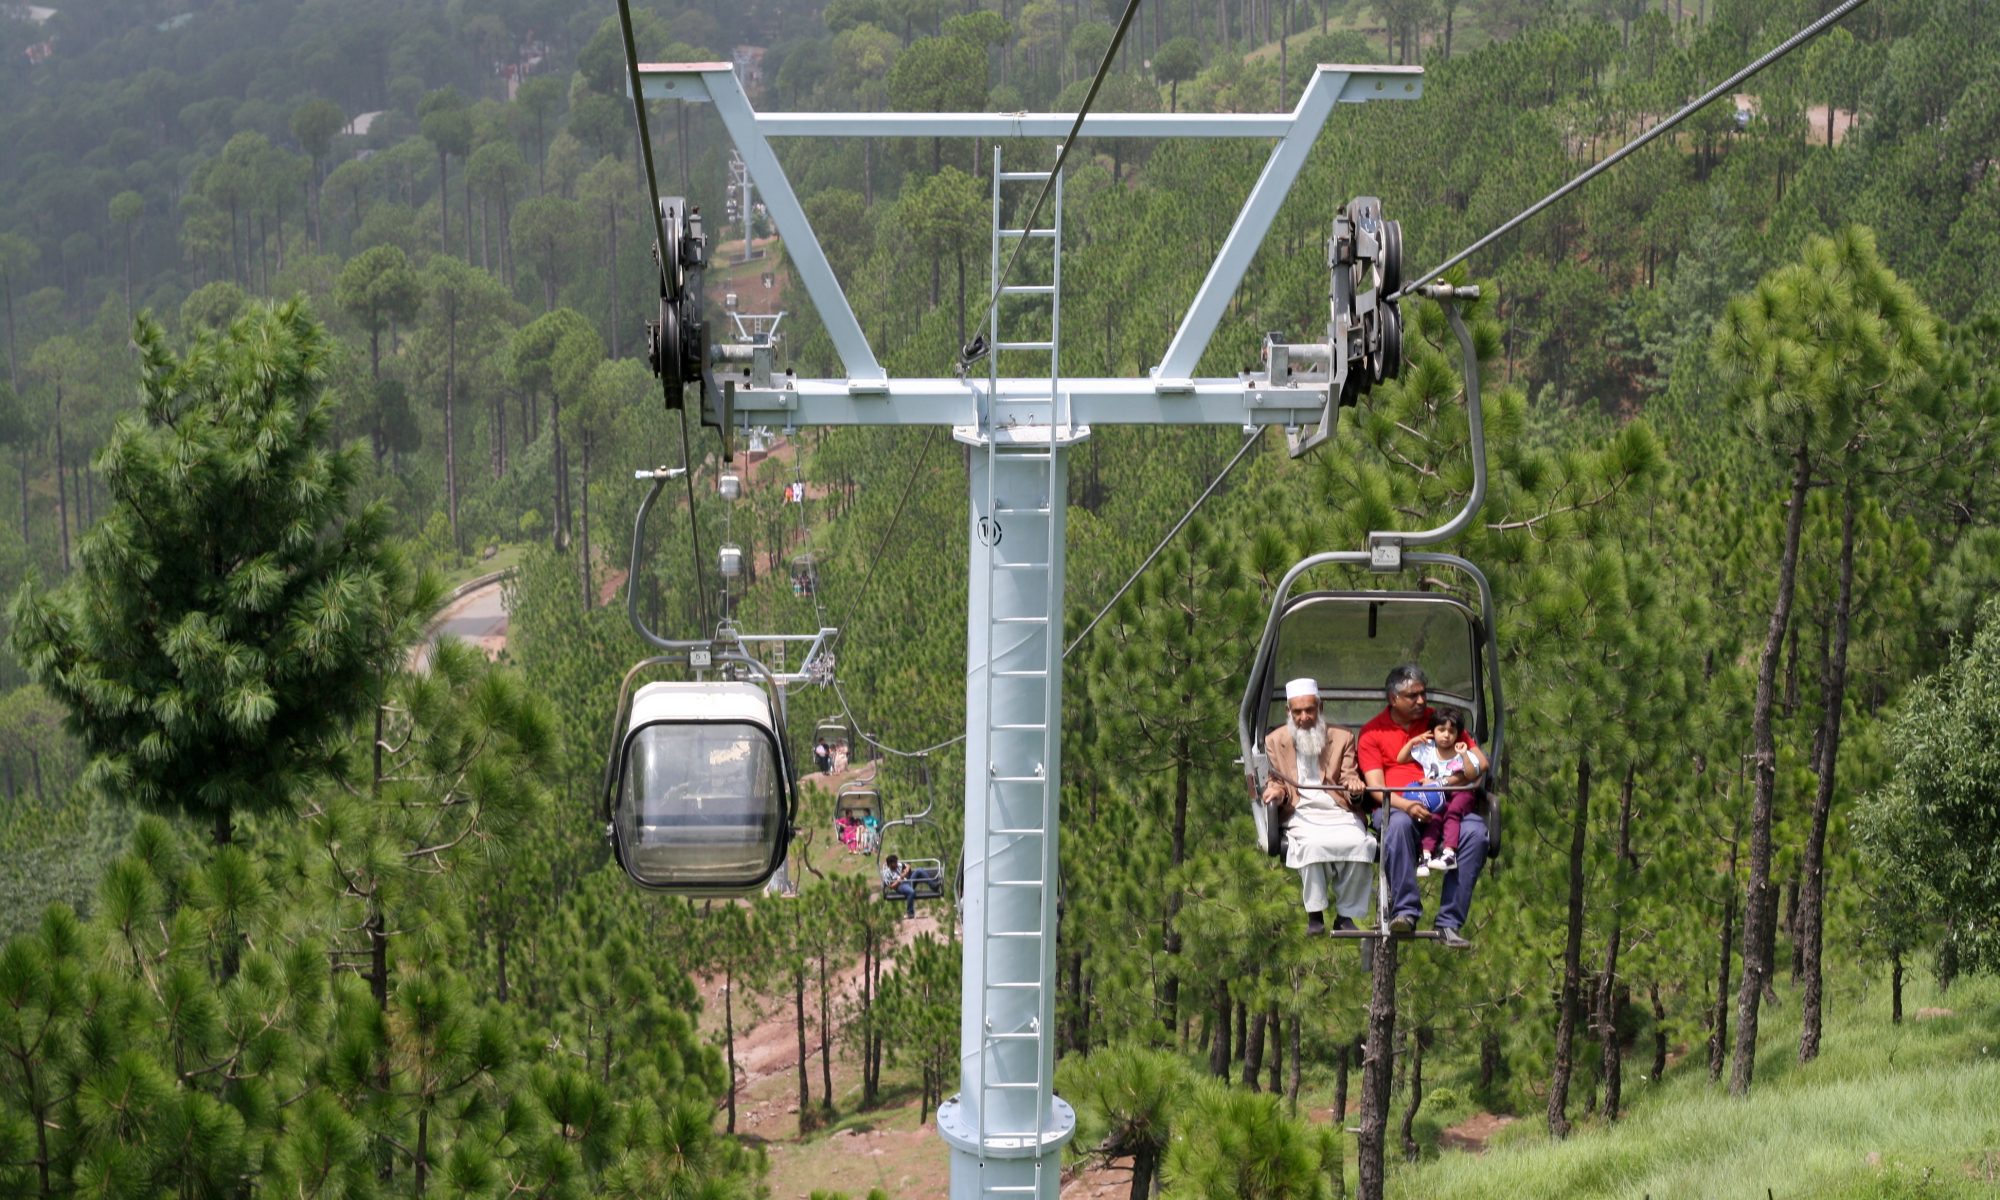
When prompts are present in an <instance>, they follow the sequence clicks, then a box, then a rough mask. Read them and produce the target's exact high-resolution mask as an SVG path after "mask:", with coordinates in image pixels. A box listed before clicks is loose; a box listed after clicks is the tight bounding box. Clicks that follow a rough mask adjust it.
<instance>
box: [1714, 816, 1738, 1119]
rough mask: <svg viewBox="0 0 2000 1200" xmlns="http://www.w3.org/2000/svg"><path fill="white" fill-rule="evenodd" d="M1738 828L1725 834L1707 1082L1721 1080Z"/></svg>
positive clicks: (1733, 933) (1733, 939)
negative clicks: (1726, 856)
mask: <svg viewBox="0 0 2000 1200" xmlns="http://www.w3.org/2000/svg"><path fill="white" fill-rule="evenodd" d="M1741 828H1742V827H1741V825H1740V824H1739V825H1738V826H1737V828H1735V829H1732V830H1731V831H1730V835H1729V878H1728V879H1727V880H1725V881H1724V882H1723V892H1722V936H1721V937H1720V938H1719V939H1718V942H1719V945H1718V947H1717V955H1716V957H1717V964H1718V965H1717V967H1716V977H1715V1011H1714V1012H1712V1013H1711V1014H1710V1015H1709V1022H1708V1081H1709V1082H1710V1083H1714V1082H1715V1081H1717V1080H1719V1079H1721V1078H1722V1053H1723V1048H1724V1047H1726V1046H1728V1045H1729V960H1730V957H1731V952H1732V951H1733V950H1734V948H1735V945H1736V929H1735V926H1736V848H1737V843H1738V842H1739V840H1740V838H1739V837H1738V834H1739V833H1740V832H1741Z"/></svg>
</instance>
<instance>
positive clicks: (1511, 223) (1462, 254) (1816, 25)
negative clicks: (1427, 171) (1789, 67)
mask: <svg viewBox="0 0 2000 1200" xmlns="http://www.w3.org/2000/svg"><path fill="white" fill-rule="evenodd" d="M1866 3H1868V0H1846V2H1845V3H1843V4H1841V5H1840V7H1838V8H1836V9H1834V10H1833V11H1832V12H1829V13H1827V14H1826V15H1825V16H1823V17H1821V18H1820V19H1819V20H1817V21H1814V22H1813V23H1812V24H1810V25H1808V26H1806V27H1805V28H1804V29H1801V30H1799V31H1798V32H1797V33H1795V34H1793V35H1792V36H1791V37H1789V38H1786V39H1785V40H1784V41H1782V42H1780V43H1778V45H1776V46H1774V47H1772V48H1771V49H1770V50H1768V51H1766V52H1765V53H1764V54H1762V55H1760V56H1758V58H1757V59H1756V61H1754V62H1752V63H1751V64H1750V65H1749V66H1747V67H1744V68H1743V69H1742V70H1740V71H1738V72H1736V74H1734V75H1731V76H1730V77H1729V78H1727V79H1725V80H1723V81H1722V82H1721V83H1718V84H1716V85H1715V86H1714V87H1712V88H1710V89H1708V90H1707V91H1706V92H1703V93H1702V94H1701V95H1700V96H1697V97H1696V98H1695V99H1693V100H1691V101H1689V102H1688V103H1687V104H1686V105H1685V106H1683V107H1682V108H1681V110H1680V111H1679V112H1676V113H1675V114H1674V115H1673V116H1670V117H1668V118H1667V119H1666V120H1664V121H1662V122H1660V123H1659V124H1658V125H1655V126H1653V127H1652V128H1651V129H1648V130H1647V131H1646V132H1644V133H1642V134H1640V135H1639V136H1638V137H1636V138H1633V139H1632V140H1631V141H1629V142H1627V143H1625V145H1623V146H1621V147H1619V148H1618V149H1617V150H1616V151H1614V152H1613V153H1612V154H1611V155H1610V156H1609V157H1606V158H1604V159H1602V160H1600V161H1599V162H1597V163H1596V164H1594V165H1592V166H1591V167H1589V168H1588V169H1587V170H1585V171H1584V172H1583V173H1582V174H1581V175H1578V176H1577V177H1576V178H1575V179H1572V180H1570V181H1569V182H1568V183H1565V184H1563V185H1562V186H1561V187H1559V188H1557V189H1556V190H1555V191H1553V192H1550V193H1549V194H1548V195H1546V196H1544V197H1542V198H1541V199H1540V200H1538V201H1536V202H1535V203H1534V204H1532V205H1530V206H1529V207H1527V208H1525V209H1522V210H1521V211H1520V212H1519V213H1518V214H1516V215H1515V216H1513V217H1512V218H1510V219H1509V220H1508V221H1507V223H1506V224H1504V225H1502V226H1500V227H1499V228H1498V229H1495V230H1494V231H1493V232H1491V233H1489V234H1487V235H1486V236H1485V237H1482V238H1480V239H1479V240H1478V241H1476V242H1474V243H1472V244H1471V245H1470V246H1467V247H1466V248H1465V249H1463V250H1460V251H1459V252H1458V253H1457V254H1454V255H1452V256H1451V257H1450V258H1448V259H1446V260H1445V261H1444V262H1442V263H1440V264H1438V265H1437V266H1435V267H1432V268H1431V269H1430V270H1429V271H1426V272H1424V273H1423V274H1422V275H1418V276H1415V277H1413V278H1411V279H1410V281H1409V282H1407V283H1405V284H1404V285H1403V289H1402V290H1401V291H1399V292H1397V293H1396V294H1395V295H1394V296H1391V297H1390V299H1391V300H1400V299H1402V298H1403V297H1405V296H1408V295H1410V294H1411V293H1413V292H1415V291H1416V290H1417V289H1418V288H1420V287H1422V286H1423V285H1425V284H1427V283H1429V282H1430V281H1431V280H1433V279H1436V278H1437V277H1438V276H1440V275H1442V274H1444V273H1445V272H1446V271H1449V270H1450V269H1451V268H1453V267H1455V266H1457V265H1458V264H1459V263H1462V262H1464V261H1465V260H1466V259H1468V258H1470V257H1472V256H1473V255H1474V254H1476V253H1478V252H1479V251H1481V250H1483V249H1485V248H1486V247H1487V246H1490V245H1492V244H1493V243H1494V242H1495V241H1497V240H1498V239H1500V238H1501V237H1504V236H1506V235H1507V234H1509V233H1511V232H1513V231H1514V230H1515V229H1518V228H1519V227H1520V226H1521V224H1522V222H1524V221H1526V220H1527V219H1528V218H1530V217H1532V216H1534V215H1535V214H1536V213H1539V212H1541V211H1542V210H1543V209H1545V208H1547V207H1548V206H1549V205H1551V204H1554V203H1555V202H1556V201H1558V200H1561V199H1562V198H1563V197H1565V196H1567V195H1569V194H1570V193H1571V192H1574V191H1576V190H1577V189H1578V188H1580V187H1582V186H1583V185H1584V184H1586V183H1589V182H1590V181H1591V180H1593V179H1595V178H1597V177H1598V176H1599V175H1602V174H1604V172H1606V171H1608V170H1610V169H1611V168H1612V167H1613V166H1615V165H1617V164H1618V163H1619V162H1621V161H1623V160H1624V159H1626V158H1629V157H1630V156H1631V155H1633V154H1635V153H1637V152H1638V151H1639V150H1640V149H1642V148H1643V147H1645V146H1646V145H1648V144H1649V143H1651V142H1652V141H1653V140H1654V139H1656V138H1658V137H1660V136H1661V135H1662V134H1664V133H1666V132H1667V131H1668V130H1670V129H1672V128H1673V127H1674V126H1676V125H1679V124H1680V123H1681V122H1682V121H1685V120H1687V119H1688V118H1689V117H1691V116H1693V115H1694V114H1695V113H1697V112H1699V111H1701V110H1702V109H1703V108H1706V107H1707V106H1708V105H1709V104H1711V103H1713V102H1714V101H1715V100H1716V99H1717V98H1719V97H1722V96H1726V95H1728V94H1729V93H1730V92H1732V91H1734V90H1736V88H1737V86H1738V85H1740V84H1741V83H1742V82H1743V81H1744V80H1746V79H1748V78H1750V77H1751V76H1752V75H1755V74H1756V73H1757V72H1759V71H1761V70H1763V69H1764V68H1765V67H1768V66H1770V65H1771V64H1772V63H1774V62H1777V61H1778V60H1779V59H1781V58H1783V57H1785V56H1786V55H1787V54H1790V53H1791V52H1792V51H1794V50H1796V49H1798V48H1799V47H1800V46H1803V45H1804V44H1806V43H1807V42H1809V41H1811V40H1812V39H1813V38H1815V37H1818V36H1819V35H1820V34H1822V33H1824V32H1826V30H1827V28H1828V27H1829V26H1831V25H1832V24H1833V23H1834V22H1835V21H1838V20H1840V18H1842V17H1844V16H1846V15H1847V14H1848V13H1851V12H1853V11H1854V10H1855V9H1857V8H1860V7H1861V6H1862V5H1863V4H1866Z"/></svg>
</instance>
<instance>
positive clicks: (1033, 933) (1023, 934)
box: [986, 929, 1042, 1038]
mask: <svg viewBox="0 0 2000 1200" xmlns="http://www.w3.org/2000/svg"><path fill="white" fill-rule="evenodd" d="M986 936H987V937H990V938H1038V937H1040V936H1042V931H1041V930H1039V929H1027V930H1020V931H1012V932H1005V933H999V932H995V933H989V934H987V935H986ZM988 1036H989V1037H996V1038H1003V1037H1005V1038H1024V1037H1034V1036H1036V1035H1035V1034H1032V1033H995V1034H989V1035H988Z"/></svg>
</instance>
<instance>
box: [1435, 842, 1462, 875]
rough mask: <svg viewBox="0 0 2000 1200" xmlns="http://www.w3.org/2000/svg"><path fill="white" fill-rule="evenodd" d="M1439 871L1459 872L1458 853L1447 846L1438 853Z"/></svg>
mask: <svg viewBox="0 0 2000 1200" xmlns="http://www.w3.org/2000/svg"><path fill="white" fill-rule="evenodd" d="M1437 869H1438V870H1440V871H1456V870H1458V851H1456V850H1453V849H1452V848H1451V847H1449V846H1446V847H1445V848H1444V849H1442V850H1440V851H1438V853H1437Z"/></svg>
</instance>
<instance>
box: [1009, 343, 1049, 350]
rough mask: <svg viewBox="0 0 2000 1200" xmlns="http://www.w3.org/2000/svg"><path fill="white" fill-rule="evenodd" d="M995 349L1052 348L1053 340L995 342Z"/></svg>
mask: <svg viewBox="0 0 2000 1200" xmlns="http://www.w3.org/2000/svg"><path fill="white" fill-rule="evenodd" d="M993 348H994V349H995V350H1053V349H1055V348H1056V344H1055V343H1054V342H995V343H993Z"/></svg>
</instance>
